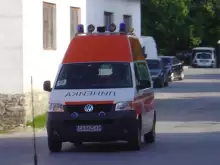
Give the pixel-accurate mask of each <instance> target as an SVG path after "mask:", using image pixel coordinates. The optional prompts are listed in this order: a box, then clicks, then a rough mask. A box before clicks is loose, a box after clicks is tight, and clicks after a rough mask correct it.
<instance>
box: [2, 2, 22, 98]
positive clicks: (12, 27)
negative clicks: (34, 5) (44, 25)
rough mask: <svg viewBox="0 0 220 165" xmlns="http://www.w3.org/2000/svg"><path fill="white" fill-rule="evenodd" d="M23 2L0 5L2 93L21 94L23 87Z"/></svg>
mask: <svg viewBox="0 0 220 165" xmlns="http://www.w3.org/2000/svg"><path fill="white" fill-rule="evenodd" d="M21 2H22V1H21V0H7V1H1V5H0V58H1V60H0V75H1V81H0V93H7V94H9V93H10V94H12V93H21V92H22V91H23V89H22V88H23V86H22V80H23V79H22V77H23V73H22V71H23V70H22V66H23V62H22V61H23V59H22V3H21Z"/></svg>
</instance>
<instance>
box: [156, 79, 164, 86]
mask: <svg viewBox="0 0 220 165" xmlns="http://www.w3.org/2000/svg"><path fill="white" fill-rule="evenodd" d="M156 87H157V88H163V87H164V82H163V81H162V80H159V81H158V82H157V83H156Z"/></svg>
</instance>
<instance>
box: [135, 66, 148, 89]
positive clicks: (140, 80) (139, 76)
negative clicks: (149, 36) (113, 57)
mask: <svg viewBox="0 0 220 165" xmlns="http://www.w3.org/2000/svg"><path fill="white" fill-rule="evenodd" d="M135 76H136V81H137V85H140V86H141V87H142V88H143V89H144V88H150V87H151V79H150V74H149V70H148V68H147V64H146V63H144V62H138V63H135Z"/></svg>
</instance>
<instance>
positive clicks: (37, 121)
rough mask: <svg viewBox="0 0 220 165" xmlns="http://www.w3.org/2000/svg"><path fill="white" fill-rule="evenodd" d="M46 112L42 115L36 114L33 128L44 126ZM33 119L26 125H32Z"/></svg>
mask: <svg viewBox="0 0 220 165" xmlns="http://www.w3.org/2000/svg"><path fill="white" fill-rule="evenodd" d="M46 119H47V113H44V114H42V115H38V116H36V117H35V118H34V121H35V128H44V127H45V125H46ZM33 124H34V123H33V121H30V122H28V123H27V126H31V127H33Z"/></svg>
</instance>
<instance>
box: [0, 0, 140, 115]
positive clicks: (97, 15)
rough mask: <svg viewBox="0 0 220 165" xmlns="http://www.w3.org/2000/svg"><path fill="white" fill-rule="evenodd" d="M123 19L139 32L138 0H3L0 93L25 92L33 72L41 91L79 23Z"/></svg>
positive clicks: (138, 33)
mask: <svg viewBox="0 0 220 165" xmlns="http://www.w3.org/2000/svg"><path fill="white" fill-rule="evenodd" d="M123 20H124V21H125V23H126V24H127V25H128V26H129V27H133V28H134V29H135V33H136V35H137V36H140V35H141V32H140V31H141V21H140V20H141V16H140V0H45V1H43V0H7V1H6V0H5V1H3V2H1V5H0V56H1V60H0V75H1V81H0V93H6V94H15V93H16V94H22V93H26V92H29V91H30V87H31V85H30V81H31V80H30V77H31V76H33V82H34V90H35V91H38V90H39V91H41V90H42V84H43V81H44V80H51V81H53V79H54V78H55V74H56V72H57V68H58V65H59V64H60V62H61V59H62V58H63V56H64V53H65V51H66V49H67V47H68V44H69V42H70V40H71V38H72V37H73V36H74V34H75V32H76V27H77V25H78V24H79V23H81V24H84V25H85V27H87V25H89V24H94V25H95V26H103V25H105V24H109V23H115V24H116V25H119V24H120V23H121V22H122V21H123ZM0 99H1V98H0ZM37 110H38V109H37ZM0 111H1V106H0ZM0 115H1V112H0Z"/></svg>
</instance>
